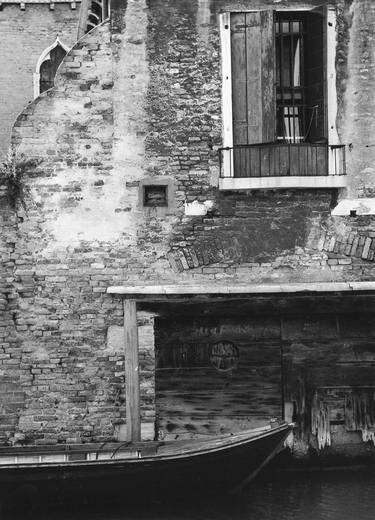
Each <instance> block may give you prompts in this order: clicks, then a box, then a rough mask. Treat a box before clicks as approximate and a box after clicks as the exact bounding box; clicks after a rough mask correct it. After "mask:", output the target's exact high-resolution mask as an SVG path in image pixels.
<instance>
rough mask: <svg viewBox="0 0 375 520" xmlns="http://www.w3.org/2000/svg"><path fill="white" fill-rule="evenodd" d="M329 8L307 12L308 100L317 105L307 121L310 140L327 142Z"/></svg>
mask: <svg viewBox="0 0 375 520" xmlns="http://www.w3.org/2000/svg"><path fill="white" fill-rule="evenodd" d="M326 26H327V9H326V7H324V6H321V7H318V8H316V9H313V10H311V11H309V12H308V13H307V16H306V22H305V41H304V43H305V55H304V62H305V67H304V68H305V81H304V84H305V87H306V88H305V103H306V105H307V106H308V107H316V108H315V109H313V110H311V111H309V113H308V114H307V115H308V118H309V119H310V120H309V121H307V123H308V127H309V132H308V135H307V139H308V141H309V142H324V141H325V140H326V138H327V85H326V79H327V78H326V70H327V61H326V56H327V51H326V42H327V38H326Z"/></svg>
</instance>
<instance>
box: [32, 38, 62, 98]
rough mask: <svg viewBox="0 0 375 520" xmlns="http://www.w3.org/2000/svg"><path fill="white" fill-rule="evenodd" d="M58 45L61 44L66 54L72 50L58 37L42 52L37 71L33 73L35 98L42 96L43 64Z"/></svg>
mask: <svg viewBox="0 0 375 520" xmlns="http://www.w3.org/2000/svg"><path fill="white" fill-rule="evenodd" d="M57 46H60V47H61V48H62V49H64V51H65V52H66V54H68V52H69V51H70V47H69V46H68V45H66V44H65V43H63V42H62V41H61V40H60V38H59V37H57V38H56V40H55V41H54V42H53V43H52V45H49V46H48V47H47V48H46V49H44V51H43V52H42V53H41V54H40V56H39V58H38V61H37V63H36V67H35V72H34V74H33V88H34V99H36V98H37V97H38V96H40V67H41V66H42V65H43V63H44V62H45V61H46V60H48V59H49V55H50V52H51V51H52V50H53V49H55V48H56V47H57Z"/></svg>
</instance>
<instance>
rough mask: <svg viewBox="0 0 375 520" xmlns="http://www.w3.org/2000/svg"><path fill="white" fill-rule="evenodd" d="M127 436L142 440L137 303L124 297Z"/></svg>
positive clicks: (132, 439) (133, 439)
mask: <svg viewBox="0 0 375 520" xmlns="http://www.w3.org/2000/svg"><path fill="white" fill-rule="evenodd" d="M124 342H125V388H126V436H127V440H128V441H140V440H141V416H140V401H139V366H138V325H137V305H136V302H135V301H134V300H129V299H127V298H125V299H124Z"/></svg>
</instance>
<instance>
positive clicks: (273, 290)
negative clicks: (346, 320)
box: [107, 282, 375, 301]
mask: <svg viewBox="0 0 375 520" xmlns="http://www.w3.org/2000/svg"><path fill="white" fill-rule="evenodd" d="M357 291H358V292H366V291H367V292H375V282H315V283H285V284H231V285H225V284H215V285H213V284H207V285H204V284H201V285H195V284H194V285H130V284H129V285H119V286H111V287H108V289H107V293H108V294H118V295H120V296H123V297H124V298H131V299H133V300H142V301H145V299H149V300H151V301H152V300H153V299H155V298H158V297H160V296H165V297H168V296H196V297H203V296H226V295H228V296H229V295H231V296H234V295H249V297H250V296H252V295H261V294H308V295H313V294H317V293H319V294H321V293H334V292H335V293H341V292H345V293H348V292H352V293H354V292H357Z"/></svg>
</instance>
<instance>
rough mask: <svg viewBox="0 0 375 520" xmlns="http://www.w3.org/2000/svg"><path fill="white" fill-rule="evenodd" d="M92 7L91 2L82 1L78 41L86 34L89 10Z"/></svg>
mask: <svg viewBox="0 0 375 520" xmlns="http://www.w3.org/2000/svg"><path fill="white" fill-rule="evenodd" d="M90 6H91V0H82V1H81V7H80V10H79V21H78V35H77V39H78V40H79V39H80V38H82V36H83V35H84V34H86V30H87V19H88V17H89V9H90Z"/></svg>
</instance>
